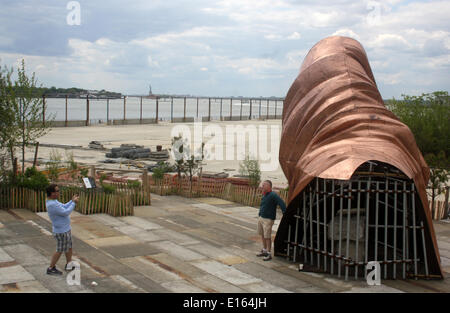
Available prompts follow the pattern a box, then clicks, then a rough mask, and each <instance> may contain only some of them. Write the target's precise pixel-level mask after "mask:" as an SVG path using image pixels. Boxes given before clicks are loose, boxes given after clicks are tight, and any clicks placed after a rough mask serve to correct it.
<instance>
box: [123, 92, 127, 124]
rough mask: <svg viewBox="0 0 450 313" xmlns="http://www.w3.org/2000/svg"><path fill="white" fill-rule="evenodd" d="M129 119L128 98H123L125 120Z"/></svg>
mask: <svg viewBox="0 0 450 313" xmlns="http://www.w3.org/2000/svg"><path fill="white" fill-rule="evenodd" d="M126 119H127V96H123V120H124V121H125V120H126Z"/></svg>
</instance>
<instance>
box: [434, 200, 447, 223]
mask: <svg viewBox="0 0 450 313" xmlns="http://www.w3.org/2000/svg"><path fill="white" fill-rule="evenodd" d="M434 206H435V207H434V210H432V209H431V208H430V210H431V216H432V218H433V220H442V219H446V218H448V214H449V211H448V208H449V207H450V203H447V207H446V206H445V201H436V202H435V204H434ZM430 207H431V202H430Z"/></svg>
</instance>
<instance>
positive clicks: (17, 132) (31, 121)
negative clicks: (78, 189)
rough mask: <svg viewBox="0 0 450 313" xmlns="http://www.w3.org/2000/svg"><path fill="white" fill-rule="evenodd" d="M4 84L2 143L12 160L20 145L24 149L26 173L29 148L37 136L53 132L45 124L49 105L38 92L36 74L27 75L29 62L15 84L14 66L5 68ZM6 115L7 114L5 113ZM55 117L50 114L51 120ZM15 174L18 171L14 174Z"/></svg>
mask: <svg viewBox="0 0 450 313" xmlns="http://www.w3.org/2000/svg"><path fill="white" fill-rule="evenodd" d="M3 73H4V74H3V78H4V79H2V80H3V82H2V86H1V102H2V113H3V112H5V117H2V121H1V123H2V124H1V125H2V127H1V128H2V130H1V133H0V136H1V141H2V146H4V147H6V148H7V149H8V152H9V154H10V159H11V162H14V159H15V149H16V146H20V149H21V151H22V173H24V170H25V148H26V147H27V146H28V145H30V144H31V143H34V142H35V141H36V139H37V138H39V137H41V136H43V135H45V134H46V133H48V132H49V130H50V129H49V127H48V126H49V123H43V115H44V112H45V105H44V104H43V100H42V97H41V95H40V94H36V90H37V89H36V85H37V80H36V77H35V73H33V74H32V75H31V77H29V76H27V74H26V70H25V61H24V60H22V63H21V66H20V67H19V68H18V70H17V79H16V81H15V82H14V85H13V83H12V80H11V75H12V74H13V69H11V70H7V69H6V70H3ZM2 115H3V114H2ZM53 118H54V116H51V115H50V116H47V121H51V120H52V119H53ZM13 174H15V173H13Z"/></svg>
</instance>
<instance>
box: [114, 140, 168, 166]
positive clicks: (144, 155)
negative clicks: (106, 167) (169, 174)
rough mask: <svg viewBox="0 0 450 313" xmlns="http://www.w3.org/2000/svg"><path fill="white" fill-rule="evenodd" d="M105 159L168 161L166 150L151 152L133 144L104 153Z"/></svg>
mask: <svg viewBox="0 0 450 313" xmlns="http://www.w3.org/2000/svg"><path fill="white" fill-rule="evenodd" d="M106 157H107V158H113V159H116V158H125V159H131V160H137V159H140V160H149V161H154V162H159V161H166V160H167V159H169V151H168V150H167V149H165V150H162V151H155V152H152V151H151V150H150V148H144V146H138V145H135V144H122V145H120V147H118V148H112V149H111V152H109V153H106Z"/></svg>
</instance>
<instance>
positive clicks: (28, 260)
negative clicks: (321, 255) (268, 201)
mask: <svg viewBox="0 0 450 313" xmlns="http://www.w3.org/2000/svg"><path fill="white" fill-rule="evenodd" d="M152 197H153V198H152V205H151V206H142V207H136V209H135V216H129V217H119V218H115V217H112V216H109V215H106V214H96V215H89V216H84V215H81V214H79V213H77V212H74V213H72V215H71V219H72V234H73V244H74V245H73V247H74V260H76V261H78V262H79V263H80V265H81V276H80V277H81V284H80V285H72V286H70V285H69V284H68V283H67V281H66V275H67V274H66V273H64V274H63V275H62V276H49V275H47V274H46V268H47V267H48V265H49V262H50V258H51V255H52V254H53V252H54V251H55V245H56V244H55V240H54V238H53V237H52V235H51V224H50V222H49V219H48V215H47V213H38V214H34V213H32V212H30V211H27V210H21V209H12V210H0V292H64V293H66V292H89V293H90V292H133V293H134V292H138V293H140V292H149V293H161V292H164V293H166V292H185V293H204V292H206V293H208V292H219V293H269V292H277V293H291V292H294V293H310V292H320V293H329V292H449V291H450V279H449V278H448V277H449V275H450V224H449V223H445V222H436V223H435V229H436V233H437V236H438V243H439V248H440V252H441V257H442V265H443V267H444V270H445V271H446V279H444V280H432V281H426V280H418V281H414V280H408V281H401V280H396V281H392V280H391V281H382V285H381V286H373V287H370V286H368V285H367V284H366V283H365V281H363V280H358V281H354V280H350V281H344V280H342V279H338V278H336V277H335V276H330V275H323V274H315V273H305V272H299V271H297V270H296V266H295V265H294V264H292V263H291V262H289V261H287V260H286V259H284V258H280V257H274V258H273V259H272V260H271V261H269V262H265V261H263V260H262V259H261V258H258V257H256V253H257V252H258V251H259V250H260V248H261V243H260V238H259V236H258V235H257V234H256V232H255V229H256V220H257V214H258V210H257V209H255V208H252V207H243V206H241V205H238V204H236V203H232V202H229V201H225V200H221V199H216V198H197V199H187V198H182V197H178V196H166V197H160V196H158V195H152ZM280 216H281V212H279V213H278V218H279V217H280ZM278 225H279V219H277V220H276V221H275V225H274V232H273V237H275V232H276V229H277V227H278ZM64 265H65V257H64V256H62V257H61V259H60V261H59V263H58V264H57V267H58V268H59V269H62V268H63V267H64ZM93 282H95V283H96V284H93Z"/></svg>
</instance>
